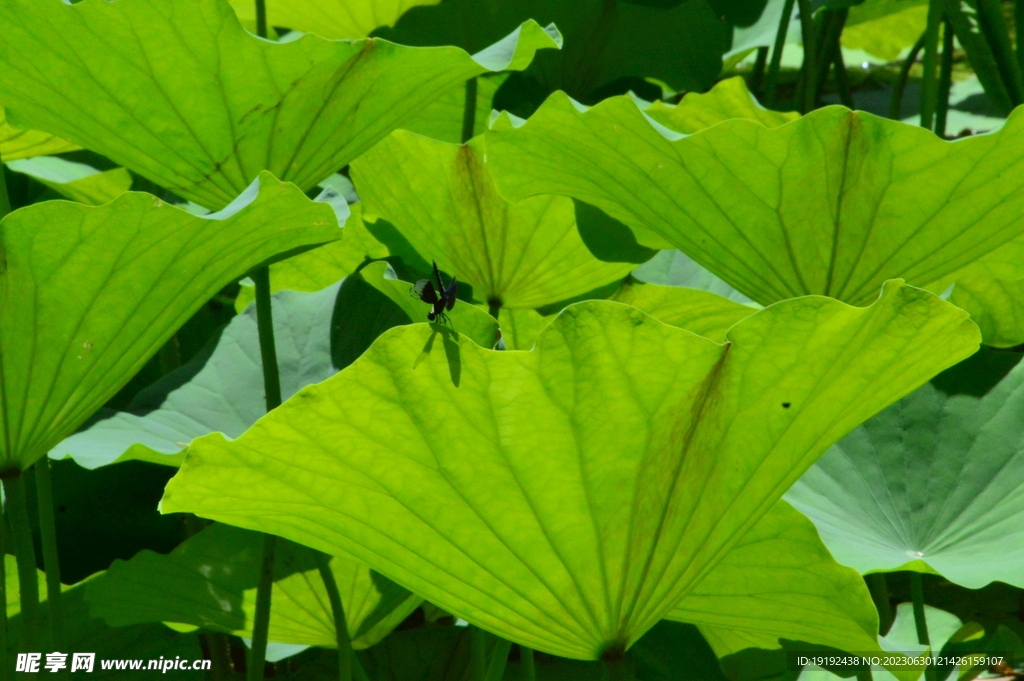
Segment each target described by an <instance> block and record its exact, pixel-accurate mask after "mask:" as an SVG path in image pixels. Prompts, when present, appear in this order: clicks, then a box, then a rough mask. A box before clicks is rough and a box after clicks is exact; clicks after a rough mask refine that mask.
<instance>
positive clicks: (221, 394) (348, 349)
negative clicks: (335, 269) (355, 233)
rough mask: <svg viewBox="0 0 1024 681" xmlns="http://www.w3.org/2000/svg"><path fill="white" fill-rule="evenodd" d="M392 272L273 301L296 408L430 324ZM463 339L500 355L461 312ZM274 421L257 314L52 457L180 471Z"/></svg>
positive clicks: (287, 393)
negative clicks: (194, 450) (208, 446)
mask: <svg viewBox="0 0 1024 681" xmlns="http://www.w3.org/2000/svg"><path fill="white" fill-rule="evenodd" d="M386 268H387V265H386V264H385V263H379V264H374V265H371V266H369V267H367V268H365V269H364V270H363V271H362V273H360V274H356V275H353V276H351V277H349V278H348V279H346V280H345V281H344V282H339V283H338V284H335V285H333V286H329V287H327V288H325V289H323V290H322V291H318V292H315V293H297V292H293V291H282V292H280V293H276V294H274V296H273V310H274V337H275V339H276V346H277V361H278V368H279V370H280V379H281V391H282V394H283V396H284V397H285V398H286V399H287V398H288V397H291V396H292V395H293V394H295V393H296V392H297V391H298V390H300V389H301V388H303V387H305V386H307V385H309V384H311V383H319V382H320V381H323V380H325V379H327V378H329V377H330V376H332V375H334V374H335V373H336V372H337V371H338V370H339V369H341V368H343V367H346V366H348V365H349V364H350V363H351V362H352V361H354V360H355V359H356V358H357V357H358V356H359V355H360V354H362V352H363V351H364V350H365V349H366V348H367V347H369V346H370V344H371V343H372V342H373V340H374V339H375V338H376V337H377V336H378V335H380V334H381V333H382V332H383V331H384V330H385V329H388V328H390V327H391V326H395V325H397V324H410V323H412V322H413V321H417V322H418V321H425V320H426V312H427V310H428V309H429V308H428V307H427V306H426V305H424V304H423V303H421V302H419V301H418V300H416V299H415V298H413V297H411V296H410V295H409V289H410V285H409V284H408V283H406V282H400V281H397V280H394V279H385V271H386ZM450 316H451V319H452V323H453V325H454V326H455V328H456V329H459V330H460V331H461V332H462V333H463V334H465V335H466V336H467V337H469V338H470V339H472V340H473V341H474V342H476V343H479V344H481V345H485V346H486V347H491V346H492V345H493V344H494V342H495V340H496V338H497V329H496V324H495V322H494V320H493V319H492V318H491V317H490V316H488V315H487V313H485V312H483V311H481V310H478V309H476V308H475V307H473V306H472V305H466V304H465V303H461V302H460V303H456V306H455V309H454V310H453V311H452V312H451V313H450ZM265 413H266V401H265V400H264V397H263V362H262V358H261V355H260V345H259V334H258V331H257V328H256V308H255V307H254V306H250V307H249V308H248V309H247V310H246V311H245V312H243V313H242V314H240V315H239V316H237V317H235V318H234V319H232V320H231V323H230V324H228V326H227V328H225V329H224V331H223V332H221V333H220V334H219V335H218V337H217V338H215V339H214V340H213V341H211V342H210V344H208V345H207V347H206V348H204V350H203V351H202V352H201V353H200V354H199V355H198V356H197V357H195V358H194V359H193V360H191V361H190V362H188V363H187V364H185V365H184V366H182V367H180V368H179V369H177V370H175V371H173V372H172V373H170V374H168V375H167V376H165V377H164V378H162V379H160V380H159V381H158V382H157V383H155V384H154V385H152V386H150V387H149V388H147V389H145V390H143V391H142V392H141V393H140V394H139V395H138V397H136V398H135V399H134V400H133V401H132V404H131V405H130V407H129V409H128V411H124V412H117V411H113V410H110V409H102V410H100V412H99V413H97V414H96V416H95V417H94V418H93V419H92V420H91V422H90V423H87V424H86V427H85V428H83V429H82V430H81V431H80V432H78V433H75V434H74V435H72V436H71V437H68V438H66V439H65V440H63V441H62V442H61V443H60V444H58V445H57V446H56V447H54V448H53V449H52V450H51V451H50V456H51V457H52V458H55V459H60V458H64V457H65V456H71V457H72V458H74V459H75V461H76V462H77V463H78V464H79V465H81V466H85V467H86V468H96V467H98V466H104V465H107V464H109V463H113V462H114V461H118V460H126V459H143V460H145V461H151V462H154V463H161V464H165V465H170V466H177V465H179V464H180V463H181V459H182V457H181V456H170V455H174V454H178V453H179V452H182V451H183V450H184V449H185V447H187V446H188V443H189V442H191V441H192V440H193V439H195V438H197V437H201V436H203V435H206V434H208V433H224V434H225V435H227V436H228V437H238V436H239V435H241V434H242V433H244V432H245V431H246V430H247V429H248V428H249V426H251V425H252V424H253V423H255V422H256V420H257V419H259V418H260V417H261V416H263V415H264V414H265Z"/></svg>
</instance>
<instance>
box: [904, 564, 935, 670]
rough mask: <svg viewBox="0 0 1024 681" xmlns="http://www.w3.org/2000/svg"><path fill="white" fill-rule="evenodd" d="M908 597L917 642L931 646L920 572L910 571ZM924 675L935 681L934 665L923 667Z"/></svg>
mask: <svg viewBox="0 0 1024 681" xmlns="http://www.w3.org/2000/svg"><path fill="white" fill-rule="evenodd" d="M910 597H911V599H912V601H913V607H914V626H915V627H916V628H917V642H918V643H920V644H921V645H923V646H928V647H929V648H930V647H931V645H932V644H931V641H929V639H928V621H927V620H926V619H925V616H924V583H923V582H922V581H921V573H920V572H916V571H914V572H911V573H910ZM924 677H925V679H927V681H935V665H928V666H927V667H925V668H924Z"/></svg>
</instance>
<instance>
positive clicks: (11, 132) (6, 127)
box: [0, 107, 81, 163]
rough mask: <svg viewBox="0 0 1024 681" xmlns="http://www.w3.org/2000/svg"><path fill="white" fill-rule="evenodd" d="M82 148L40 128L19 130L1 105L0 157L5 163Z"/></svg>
mask: <svg viewBox="0 0 1024 681" xmlns="http://www.w3.org/2000/svg"><path fill="white" fill-rule="evenodd" d="M78 149H81V147H79V146H78V145H76V144H72V143H71V142H68V141H67V140H63V139H61V138H59V137H56V136H54V135H51V134H50V133H47V132H39V131H38V130H18V129H17V128H14V127H12V126H11V124H10V123H8V122H7V115H6V114H5V113H4V110H3V108H2V107H0V159H3V161H4V163H6V162H8V161H16V160H18V159H20V158H32V157H33V156H47V155H49V154H63V153H64V152H67V151H77V150H78Z"/></svg>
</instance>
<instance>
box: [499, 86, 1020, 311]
mask: <svg viewBox="0 0 1024 681" xmlns="http://www.w3.org/2000/svg"><path fill="white" fill-rule="evenodd" d="M1022 135H1024V114H1018V115H1015V116H1012V117H1011V118H1010V119H1009V120H1008V121H1007V123H1006V125H1005V126H1004V127H1003V128H1002V129H1001V130H999V131H998V132H996V133H993V134H991V135H980V136H977V137H973V138H971V139H965V140H961V141H958V142H955V143H953V142H945V141H943V140H940V139H939V138H938V137H936V136H934V135H933V134H931V133H930V132H928V131H927V130H924V129H922V128H920V127H916V126H912V125H907V124H905V123H900V122H897V121H890V120H886V119H882V118H878V117H876V116H873V115H871V114H866V113H863V112H859V111H858V112H851V111H849V110H847V109H845V108H843V107H838V106H833V107H826V108H823V109H818V110H816V111H814V112H812V113H810V114H808V115H806V116H803V117H802V118H800V119H798V120H796V121H793V122H792V123H789V124H786V125H782V126H780V127H776V128H765V127H764V126H762V125H759V124H757V123H755V122H753V121H747V120H729V121H725V122H723V123H720V124H718V125H715V126H713V127H710V128H706V129H704V130H702V131H700V132H697V133H695V134H693V135H689V136H685V135H680V134H677V133H674V132H672V131H670V130H669V129H668V128H665V127H664V126H662V125H660V124H652V123H651V122H650V120H649V119H646V118H645V116H644V113H643V112H641V111H640V110H639V109H638V108H637V106H636V105H635V104H634V103H633V102H632V101H631V100H630V99H629V98H626V97H613V98H610V99H607V100H605V101H604V102H602V103H601V104H599V105H598V106H596V107H594V108H592V109H589V110H581V108H580V107H579V106H578V105H577V104H575V103H574V102H573V101H572V100H570V99H569V98H568V97H566V96H565V95H563V94H557V93H556V94H555V95H552V96H551V97H550V98H549V99H548V100H547V102H546V103H545V104H544V105H543V106H542V107H541V108H540V109H539V110H538V111H537V113H536V114H534V115H533V116H532V117H531V118H530V119H529V120H528V121H521V120H518V121H517V120H513V119H512V118H511V117H509V116H508V115H502V116H500V117H499V118H498V119H497V120H496V121H495V122H494V123H493V124H492V128H491V131H490V132H488V134H487V148H488V162H489V163H490V164H492V165H493V168H492V174H493V175H494V177H495V180H496V182H497V184H498V188H499V191H501V192H502V193H503V195H505V196H506V197H507V198H509V199H511V200H522V199H525V198H527V197H529V196H533V195H535V194H562V195H569V196H573V197H575V198H577V199H579V200H581V201H586V202H588V203H591V204H594V205H596V206H598V207H600V208H601V209H603V210H604V211H605V212H607V213H608V214H609V215H611V216H612V217H614V218H616V219H618V220H620V221H622V222H625V223H626V224H628V225H630V227H632V228H634V230H636V231H637V236H638V239H640V240H641V241H642V242H644V243H646V244H647V245H655V246H656V245H659V242H667V243H669V244H671V245H673V246H675V247H677V248H679V249H681V250H683V251H684V252H685V253H686V254H687V255H689V256H691V257H692V258H693V259H694V260H696V261H697V262H698V263H700V264H701V265H703V266H704V267H707V268H708V269H709V270H711V271H712V272H714V273H715V274H716V275H718V276H719V277H721V278H722V279H724V280H725V281H726V282H728V283H729V284H730V285H732V286H734V287H735V288H736V289H737V290H739V291H740V292H741V293H743V294H744V295H747V296H750V297H751V298H753V299H754V300H755V301H757V302H759V303H761V304H765V305H766V304H770V303H772V302H775V301H777V300H782V299H785V298H791V297H794V296H800V295H806V294H824V295H828V296H831V297H834V298H838V299H840V300H843V301H846V302H849V303H852V304H865V303H867V302H869V301H870V300H871V299H873V298H874V297H875V296H876V295H877V291H878V288H879V286H881V284H882V282H884V281H885V280H887V279H889V278H892V277H902V278H905V279H907V280H908V281H909V282H911V283H913V284H917V285H921V286H927V285H929V284H931V283H933V282H936V281H939V280H942V279H944V278H945V277H947V276H948V275H950V274H952V273H954V272H956V271H958V270H960V269H962V268H964V267H965V266H967V265H969V264H970V263H972V262H974V261H976V260H978V259H980V258H982V257H983V256H986V255H988V254H990V253H993V252H995V251H998V249H999V248H1000V247H1001V246H1002V245H1004V244H1006V243H1008V242H1010V241H1012V240H1013V239H1014V238H1016V237H1018V236H1020V235H1021V233H1022V232H1024V221H1022V220H1020V219H1018V216H1019V214H1020V212H1021V210H1024V191H1022V190H1024V172H1021V166H1022V164H1024V161H1022V160H1021V158H1020V156H1019V154H1017V153H1016V152H1015V151H1014V150H1015V149H1016V148H1017V146H1018V144H1020V143H1022V142H1024V141H1022V140H1021V137H1022ZM639 196H642V197H643V198H642V200H641V199H638V198H637V197H639ZM651 239H653V240H651ZM1018 266H1019V265H1018Z"/></svg>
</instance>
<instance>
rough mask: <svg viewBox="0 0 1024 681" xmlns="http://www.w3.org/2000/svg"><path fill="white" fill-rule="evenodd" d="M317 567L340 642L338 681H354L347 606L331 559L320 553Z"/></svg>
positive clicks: (336, 637)
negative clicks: (335, 577)
mask: <svg viewBox="0 0 1024 681" xmlns="http://www.w3.org/2000/svg"><path fill="white" fill-rule="evenodd" d="M316 567H317V570H319V571H320V579H321V580H323V583H324V588H325V589H326V590H327V600H328V601H330V603H331V612H332V613H333V614H334V635H335V639H336V640H337V642H338V681H352V666H353V665H352V661H353V658H354V656H355V653H354V652H353V650H352V640H351V639H350V638H349V636H348V621H347V620H346V619H345V606H344V604H343V603H342V602H341V594H340V593H339V592H338V583H337V581H336V580H335V579H334V573H333V572H331V557H330V556H328V555H327V554H325V553H320V552H319V551H318V552H317V554H316Z"/></svg>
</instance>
